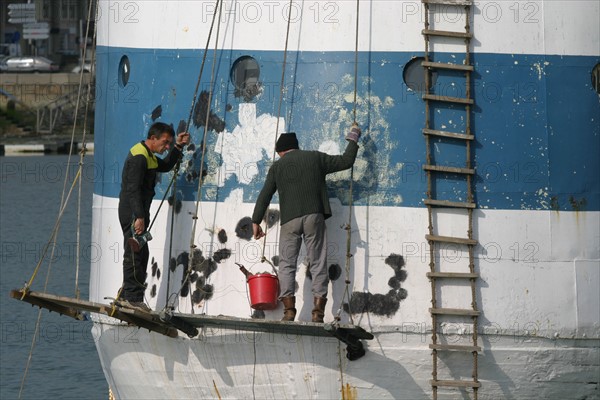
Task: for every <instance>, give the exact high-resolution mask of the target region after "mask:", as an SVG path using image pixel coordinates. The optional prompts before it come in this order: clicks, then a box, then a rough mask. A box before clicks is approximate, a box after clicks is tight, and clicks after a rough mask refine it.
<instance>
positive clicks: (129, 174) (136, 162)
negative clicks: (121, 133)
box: [119, 141, 181, 226]
mask: <svg viewBox="0 0 600 400" xmlns="http://www.w3.org/2000/svg"><path fill="white" fill-rule="evenodd" d="M180 157H181V151H179V149H177V147H175V146H173V148H172V149H171V151H170V152H169V154H168V155H167V156H166V157H165V158H164V159H160V158H158V157H156V155H154V153H152V152H151V151H150V149H148V147H146V144H145V143H144V142H143V141H142V142H140V143H138V144H136V145H135V146H133V147H132V148H131V149H130V150H129V154H128V155H127V158H126V159H125V165H123V175H122V178H121V193H120V194H119V219H120V222H121V226H124V225H128V224H130V223H131V221H132V219H133V218H134V217H135V218H146V219H147V218H148V216H149V214H150V204H151V203H152V199H153V198H154V194H155V193H154V186H155V185H156V177H157V173H158V172H168V171H170V170H171V169H172V168H173V167H174V166H175V164H176V163H177V160H179V158H180Z"/></svg>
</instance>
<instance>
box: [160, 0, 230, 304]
mask: <svg viewBox="0 0 600 400" xmlns="http://www.w3.org/2000/svg"><path fill="white" fill-rule="evenodd" d="M217 6H218V7H219V20H220V19H221V8H222V2H221V0H216V1H215V9H216V8H217ZM216 17H217V13H214V14H213V18H212V22H211V24H210V29H209V31H208V37H207V39H206V46H205V47H204V54H203V56H202V63H201V64H200V71H199V73H198V79H197V80H196V87H195V89H194V95H193V97H192V104H191V106H190V113H189V115H188V120H187V123H186V129H187V128H188V127H189V126H190V125H191V123H192V118H193V115H194V109H195V107H196V101H197V99H198V91H199V90H200V83H201V81H202V74H203V72H204V65H205V63H206V55H207V54H208V47H209V45H210V39H211V38H212V32H213V28H214V26H215V20H216ZM219 26H220V25H219ZM215 43H218V38H217V39H216V41H215ZM215 62H216V56H215V60H214V61H213V67H214V63H215ZM213 80H214V77H213V78H212V79H211V93H212V87H213ZM209 111H210V101H209V102H208V105H207V112H209ZM206 122H207V124H206V126H205V129H204V138H203V141H202V157H201V161H200V175H199V176H198V192H197V195H198V196H200V193H201V189H200V187H201V185H202V175H203V172H204V171H203V168H204V149H205V148H206V130H207V127H208V115H207V117H206ZM179 165H180V163H179V162H178V163H177V166H176V167H175V171H174V173H173V178H172V179H171V182H173V181H175V180H176V178H177V175H178V173H179ZM169 186H170V184H169ZM166 192H168V189H167V191H166ZM172 193H173V209H172V210H171V221H175V201H176V195H177V193H176V184H175V185H174V186H173V191H172ZM199 199H200V197H197V199H196V200H197V201H199ZM163 201H164V199H163ZM161 204H162V203H161ZM159 210H160V206H159ZM157 213H158V211H157ZM155 218H156V217H155ZM192 218H193V219H194V223H193V224H192V235H191V241H192V245H193V240H194V236H195V230H196V220H197V219H198V205H196V213H195V214H194V216H193V217H192ZM153 222H154V221H153ZM173 225H174V224H173V223H171V231H170V233H169V262H170V260H171V257H172V255H173V228H174V226H173ZM193 254H194V252H193V251H190V263H189V264H188V268H189V266H190V265H192V264H191V261H192V260H191V258H192V257H193ZM188 275H189V274H188ZM186 279H187V277H186ZM184 282H185V280H184ZM170 287H171V268H168V270H167V291H166V299H165V308H168V307H169V303H170V302H171V300H170V298H172V299H173V300H172V301H173V302H175V300H176V298H177V297H178V295H179V293H181V289H182V288H180V289H179V291H178V292H177V296H171V295H170V294H169V288H170ZM192 310H193V308H192Z"/></svg>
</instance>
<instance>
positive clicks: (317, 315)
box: [252, 124, 361, 323]
mask: <svg viewBox="0 0 600 400" xmlns="http://www.w3.org/2000/svg"><path fill="white" fill-rule="evenodd" d="M360 135H361V130H360V128H359V127H358V125H356V124H354V125H353V126H352V128H351V129H350V132H348V134H347V136H346V140H347V141H348V144H347V146H346V150H345V151H344V154H342V155H336V156H332V155H329V154H325V153H322V152H319V151H305V150H300V149H299V146H298V139H297V138H296V134H295V133H293V132H292V133H284V134H281V135H280V136H279V138H278V140H277V143H276V145H275V151H276V152H277V154H278V155H279V157H281V158H280V159H279V160H277V161H275V162H274V163H273V165H272V166H271V168H269V172H268V173H267V178H266V181H265V184H264V186H263V188H262V190H261V192H260V194H259V195H258V199H257V200H256V205H255V207H254V213H253V214H252V222H253V233H254V238H255V239H260V238H261V237H263V236H264V235H265V234H264V232H263V230H262V228H261V226H260V223H261V222H262V220H263V218H264V216H265V213H266V211H267V208H268V207H269V203H270V202H271V198H272V197H273V195H274V194H275V192H277V193H278V194H279V208H280V214H281V219H280V223H281V229H280V234H279V284H280V288H281V294H280V298H281V301H282V302H283V305H284V316H283V319H282V320H283V321H293V320H294V318H295V317H296V297H295V287H296V264H297V261H298V254H299V253H300V247H301V244H302V240H304V245H305V246H306V251H307V259H308V263H309V268H310V274H311V276H312V293H313V297H314V308H313V310H312V322H321V323H322V322H323V317H324V313H325V304H326V302H327V286H328V284H329V276H328V273H327V236H326V231H325V220H326V219H327V218H329V217H331V206H330V204H329V196H328V195H327V186H326V183H325V176H326V175H327V174H330V173H332V172H337V171H342V170H345V169H348V168H350V167H352V165H353V164H354V160H355V159H356V154H357V152H358V139H359V138H360Z"/></svg>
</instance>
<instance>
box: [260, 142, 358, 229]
mask: <svg viewBox="0 0 600 400" xmlns="http://www.w3.org/2000/svg"><path fill="white" fill-rule="evenodd" d="M357 152H358V144H356V143H355V142H353V141H351V140H349V141H348V145H347V146H346V151H344V154H342V155H339V156H331V155H329V154H325V153H321V152H319V151H304V150H293V151H290V152H289V153H286V154H285V155H284V156H283V157H281V158H280V159H279V160H277V161H275V162H274V163H273V165H272V166H271V168H269V172H268V173H267V179H266V181H265V185H264V186H263V188H262V190H261V192H260V194H259V195H258V199H257V200H256V205H255V206H254V213H253V214H252V222H254V223H256V224H260V223H261V221H262V219H263V217H264V215H265V212H266V211H267V208H268V207H269V203H270V202H271V198H272V197H273V195H274V194H275V191H277V192H278V194H279V211H280V213H281V220H280V221H281V224H282V225H283V224H285V223H286V222H288V221H290V220H292V219H294V218H298V217H301V216H304V215H308V214H315V213H321V214H323V215H324V216H325V218H326V219H327V218H329V217H331V206H330V205H329V196H328V195H327V186H326V184H325V176H326V175H327V174H329V173H332V172H337V171H342V170H345V169H348V168H350V167H352V165H353V164H354V160H355V159H356V153H357Z"/></svg>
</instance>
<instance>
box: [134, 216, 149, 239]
mask: <svg viewBox="0 0 600 400" xmlns="http://www.w3.org/2000/svg"><path fill="white" fill-rule="evenodd" d="M145 229H146V223H145V222H144V218H136V219H135V222H134V223H133V230H134V231H135V234H136V235H141V234H142V233H144V230H145Z"/></svg>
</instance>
